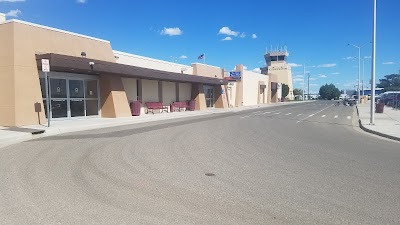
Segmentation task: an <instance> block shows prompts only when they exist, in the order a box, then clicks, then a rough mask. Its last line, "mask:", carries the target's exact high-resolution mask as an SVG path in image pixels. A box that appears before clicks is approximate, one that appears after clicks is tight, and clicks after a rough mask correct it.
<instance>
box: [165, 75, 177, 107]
mask: <svg viewBox="0 0 400 225" xmlns="http://www.w3.org/2000/svg"><path fill="white" fill-rule="evenodd" d="M175 88H176V86H175V83H174V82H166V81H163V82H162V102H163V104H165V105H169V104H171V103H172V102H175V101H176V89H175Z"/></svg>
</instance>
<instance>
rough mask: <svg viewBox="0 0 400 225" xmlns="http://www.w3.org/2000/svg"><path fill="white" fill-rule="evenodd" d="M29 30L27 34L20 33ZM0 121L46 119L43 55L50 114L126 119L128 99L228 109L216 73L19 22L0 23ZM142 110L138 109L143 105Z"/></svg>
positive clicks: (17, 122)
mask: <svg viewBox="0 0 400 225" xmlns="http://www.w3.org/2000/svg"><path fill="white" fill-rule="evenodd" d="M28 34H29V38H27V37H26V36H27V35H28ZM0 49H1V51H0V126H23V125H32V124H39V123H40V124H45V123H46V108H45V106H46V103H47V101H46V100H47V99H46V95H45V91H44V90H45V87H46V86H45V79H44V76H45V75H44V73H43V72H41V60H42V59H49V60H50V68H51V72H49V73H48V76H49V79H48V82H49V84H48V88H49V97H50V101H49V104H50V107H49V109H50V116H51V118H53V119H74V118H85V117H109V118H117V117H128V116H131V111H130V107H129V102H130V101H135V100H139V101H141V102H142V103H143V104H142V106H143V105H144V103H145V102H149V101H155V102H162V103H163V104H165V105H168V104H170V103H171V102H173V101H186V100H192V99H195V100H196V109H197V110H202V109H205V108H206V107H207V105H206V96H205V94H204V91H205V90H206V91H208V90H209V89H211V90H212V92H213V93H216V94H213V95H212V100H211V101H212V102H211V104H212V107H216V108H219V107H220V108H222V107H227V103H226V102H227V99H226V96H225V94H221V92H222V91H221V89H222V87H224V86H223V85H224V84H226V83H227V82H226V81H225V80H224V79H222V77H223V74H222V70H220V71H219V72H218V71H216V70H215V69H214V68H213V67H210V68H208V67H209V66H207V65H204V66H197V65H194V66H184V65H178V64H172V63H167V62H162V61H157V60H154V59H150V58H146V57H140V56H135V57H132V56H133V55H131V56H129V54H126V53H121V52H117V51H113V50H112V47H111V43H110V42H109V41H106V40H101V39H98V38H93V37H89V36H85V35H81V34H76V33H72V32H68V31H63V30H59V29H55V28H50V27H46V26H41V25H38V24H32V23H28V22H24V21H19V20H7V21H0ZM142 111H143V110H142Z"/></svg>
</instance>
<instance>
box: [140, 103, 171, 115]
mask: <svg viewBox="0 0 400 225" xmlns="http://www.w3.org/2000/svg"><path fill="white" fill-rule="evenodd" d="M145 104H146V108H147V111H146V113H149V110H151V112H152V113H153V114H154V110H155V109H158V110H161V111H160V112H164V111H166V112H168V106H164V105H163V104H162V102H146V103H145Z"/></svg>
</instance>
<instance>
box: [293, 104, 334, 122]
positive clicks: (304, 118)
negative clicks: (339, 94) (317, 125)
mask: <svg viewBox="0 0 400 225" xmlns="http://www.w3.org/2000/svg"><path fill="white" fill-rule="evenodd" d="M332 106H333V105H330V106H328V107H325V108H323V109H321V110H319V111H318V112H316V113H314V114H311V115H309V116H307V117H305V118H303V119H301V120H299V121H297V123H300V122H301V121H303V120H306V119H308V118H310V117H312V116H314V115H315V114H318V113H320V112H322V111H324V110H325V109H328V108H330V107H332Z"/></svg>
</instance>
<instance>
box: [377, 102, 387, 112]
mask: <svg viewBox="0 0 400 225" xmlns="http://www.w3.org/2000/svg"><path fill="white" fill-rule="evenodd" d="M383 108H385V103H383V102H379V103H376V104H375V112H376V113H383Z"/></svg>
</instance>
